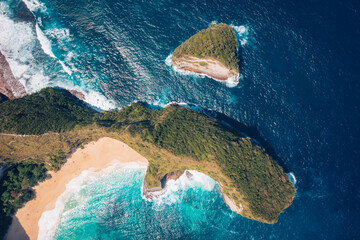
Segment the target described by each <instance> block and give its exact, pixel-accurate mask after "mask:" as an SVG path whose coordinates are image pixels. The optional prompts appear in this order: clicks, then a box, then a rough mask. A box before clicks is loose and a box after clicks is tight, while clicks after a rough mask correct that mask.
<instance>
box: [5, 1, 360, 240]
mask: <svg viewBox="0 0 360 240" xmlns="http://www.w3.org/2000/svg"><path fill="white" fill-rule="evenodd" d="M359 11H360V3H359V2H358V1H336V0H328V1H321V0H319V1H314V0H304V1H297V0H289V1H280V0H269V1H250V0H238V1H235V0H229V1H219V0H205V1H194V0H183V1H169V0H167V1H163V0H157V1H141V0H132V1H126V0H101V1H100V0H78V1H73V0H22V1H20V0H5V1H4V0H2V1H1V2H0V13H2V14H0V51H1V52H2V53H3V55H4V56H5V57H6V59H7V61H8V62H9V65H10V67H11V70H12V72H13V74H14V75H15V77H16V78H17V79H19V80H20V82H21V83H22V84H24V85H25V88H26V90H27V92H36V91H38V90H39V89H41V88H44V87H46V86H58V87H63V88H66V89H74V90H78V91H81V92H83V93H84V94H85V98H86V101H87V102H88V103H89V104H91V105H93V106H94V107H96V108H99V109H103V110H108V109H114V108H121V107H123V106H126V105H129V104H130V103H132V102H134V101H142V102H147V103H149V104H151V105H152V106H157V107H163V106H165V105H166V104H168V103H170V102H181V103H187V104H191V105H192V106H196V108H197V109H199V111H211V112H216V113H219V114H223V115H224V116H227V117H229V118H231V119H233V120H235V121H237V122H239V123H241V124H243V125H245V126H247V127H249V128H251V129H253V130H254V131H255V132H256V133H257V135H258V136H259V137H260V138H261V139H262V141H263V142H265V143H266V145H268V146H271V148H272V150H273V152H274V153H275V154H276V155H277V156H278V161H279V163H280V165H281V166H283V167H284V169H285V170H286V171H287V172H292V173H293V174H294V175H295V177H296V185H295V186H296V189H297V192H296V196H295V199H294V202H293V204H292V205H291V206H290V207H289V208H288V209H286V210H285V211H284V213H282V214H281V215H280V217H279V222H278V223H276V224H274V225H267V224H263V223H259V222H256V221H253V220H249V219H246V218H244V217H241V216H239V215H237V214H234V213H232V212H231V211H230V209H229V208H228V207H227V206H226V205H225V204H224V203H223V201H222V198H221V195H220V193H219V190H218V188H217V185H216V183H215V182H214V181H213V180H211V179H209V178H206V177H205V176H202V175H200V176H201V177H199V178H200V179H201V181H200V180H199V181H197V180H196V181H195V180H190V179H187V180H186V179H183V182H185V183H180V182H178V183H173V184H174V185H176V186H180V187H175V188H176V189H178V191H173V192H170V193H169V195H167V196H166V197H165V198H164V199H162V200H161V201H162V202H161V204H158V202H148V201H146V200H144V199H142V197H141V183H142V180H143V177H144V174H145V170H144V169H137V168H129V169H123V170H119V169H113V170H112V171H106V172H103V173H102V174H97V175H96V174H95V175H94V176H93V178H95V179H96V181H95V180H84V181H83V180H81V181H80V180H79V181H78V182H75V183H74V184H75V185H76V186H77V187H78V188H79V189H81V191H78V192H73V193H69V194H67V195H66V196H67V197H64V199H63V206H64V207H63V208H62V211H61V212H60V213H59V214H60V215H59V216H60V219H61V220H60V222H59V224H58V226H57V228H56V229H54V231H55V232H54V231H53V232H54V235H53V236H54V239H221V238H223V239H359V238H360V228H359V227H358V226H359V224H360V214H359V213H360V206H359V204H358V203H359V201H360V190H359V187H358V183H359V177H358V169H359V163H358V160H359V158H360V153H359V152H360V149H359V147H358V144H357V142H356V141H357V140H358V139H359V138H360V129H359V128H360V127H359V122H360V114H359V112H360V111H359V107H360V104H359V103H360V91H359V90H360V81H359V78H360V61H359V55H360V45H359V44H358V41H359V39H360V15H359ZM212 23H226V24H231V25H232V26H233V27H234V29H236V30H237V38H238V41H239V55H240V63H241V67H240V73H241V75H240V78H239V83H238V84H237V85H234V84H226V83H222V82H218V81H214V80H212V79H209V78H207V77H204V76H199V75H194V74H183V73H181V72H177V71H174V70H173V69H172V68H171V66H169V64H167V61H166V60H167V59H168V58H169V56H170V55H171V54H172V52H173V50H174V49H175V48H176V47H177V46H178V45H179V44H181V43H182V42H184V41H185V40H186V39H188V38H189V37H190V36H192V35H193V34H195V33H196V32H198V31H199V30H201V29H204V28H207V27H208V26H209V25H210V24H212ZM233 123H234V122H233ZM235 125H236V122H235ZM88 174H90V175H91V176H92V174H91V173H88ZM194 181H195V183H194ZM192 184H193V185H192ZM189 186H192V187H189ZM100 187H101V188H100ZM98 189H102V191H99V190H98ZM159 201H160V200H159ZM47 237H49V236H47ZM45 238H46V237H45Z"/></svg>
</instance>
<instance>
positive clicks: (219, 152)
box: [0, 89, 295, 223]
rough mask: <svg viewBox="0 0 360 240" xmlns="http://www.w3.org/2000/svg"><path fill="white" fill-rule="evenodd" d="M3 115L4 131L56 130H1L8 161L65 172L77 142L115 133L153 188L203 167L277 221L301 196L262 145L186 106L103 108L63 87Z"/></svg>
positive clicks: (2, 153)
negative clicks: (138, 157) (144, 166)
mask: <svg viewBox="0 0 360 240" xmlns="http://www.w3.org/2000/svg"><path fill="white" fill-rule="evenodd" d="M59 98H60V99H62V100H61V101H59ZM32 101H34V102H35V103H33V102H32ZM16 103H19V104H16ZM34 104H38V105H39V106H41V109H38V108H34V107H33V108H32V111H31V112H30V111H28V109H30V108H31V106H32V105H34ZM75 105H76V106H77V107H78V108H76V106H75ZM28 107H29V108H28ZM4 109H5V110H6V109H7V110H6V111H4ZM9 109H11V110H12V111H10V110H9ZM60 115H63V116H64V117H61V118H60V117H59V116H60ZM32 116H37V117H36V118H32ZM17 117H19V119H20V120H17V119H18V118H17ZM0 119H2V120H3V119H4V121H5V122H6V125H4V124H0V130H1V131H4V130H5V127H6V128H7V129H11V132H13V133H20V134H23V133H28V134H38V133H39V129H40V130H41V131H40V132H41V133H43V132H49V133H45V134H42V135H33V136H11V135H4V134H0V163H2V164H3V165H9V164H15V166H17V165H16V164H18V163H19V162H22V163H26V164H39V163H43V164H44V166H45V167H46V168H47V169H54V170H57V169H59V167H60V166H61V165H62V164H63V162H64V161H63V160H64V157H65V156H66V155H67V154H69V153H70V152H71V150H72V149H73V148H76V147H79V146H82V145H84V144H85V143H88V142H90V141H93V140H96V139H98V138H100V137H103V136H108V137H112V138H115V139H118V140H121V141H123V142H125V143H127V144H128V145H129V146H131V147H132V148H134V149H135V150H136V151H138V152H139V153H140V154H142V155H143V156H144V157H146V158H147V159H148V160H149V162H150V164H149V168H148V170H147V174H146V177H145V182H146V185H147V186H149V187H152V186H157V185H159V180H160V179H161V178H162V177H163V176H164V175H165V174H166V173H168V172H172V171H176V170H185V169H194V170H199V171H201V172H204V173H205V174H208V175H209V176H210V177H212V178H213V179H215V180H216V181H218V182H219V183H221V185H222V186H223V191H224V192H225V193H226V194H227V195H228V196H229V197H230V198H232V199H234V200H235V202H236V203H238V204H239V203H241V204H242V205H243V207H244V211H243V212H242V215H244V216H246V217H249V218H252V219H256V220H259V221H263V222H268V223H273V222H275V221H276V220H277V217H278V215H279V213H281V212H282V211H283V210H284V209H285V208H286V207H288V206H289V205H290V204H291V202H292V199H293V196H294V191H295V190H294V188H293V186H292V185H291V183H290V181H289V180H288V178H287V177H286V175H285V173H284V172H283V170H282V168H281V167H280V166H279V165H278V164H277V163H276V162H275V161H273V160H272V159H271V158H270V157H269V156H268V155H267V154H266V153H265V152H264V151H263V149H262V148H261V147H259V146H257V145H255V144H254V143H253V142H252V141H251V139H249V138H244V137H243V136H241V135H239V134H237V133H236V132H234V131H233V130H232V129H229V128H227V127H225V126H224V125H222V124H220V123H219V122H217V121H215V120H213V119H210V118H208V117H206V116H204V115H202V114H199V113H196V112H194V111H191V110H189V109H186V108H181V107H168V108H166V109H162V110H156V111H155V110H149V109H147V108H146V107H145V106H144V105H142V104H139V103H136V104H132V106H130V107H126V108H124V109H123V110H121V111H119V112H117V111H115V112H103V113H101V114H99V113H93V112H92V111H91V110H90V109H89V108H88V107H86V106H85V105H82V103H80V102H78V101H77V100H76V99H74V98H73V97H72V96H70V95H68V94H67V93H66V92H64V91H62V90H54V89H44V90H42V91H41V92H40V93H39V94H34V95H30V96H28V97H25V98H23V99H19V100H14V101H7V102H4V103H1V104H0ZM9 119H10V120H12V121H10V120H9ZM29 119H32V121H29ZM27 124H32V128H29V127H28V125H27ZM69 129H72V130H69ZM46 130H47V131H46ZM7 132H10V131H7ZM39 180H41V176H39ZM14 181H19V180H14ZM1 184H3V182H2V183H1ZM20 185H21V184H20ZM26 189H29V186H27V185H26V186H25V188H24V189H22V188H21V189H19V192H18V193H19V195H17V196H16V197H21V191H23V190H26ZM8 190H9V189H8ZM10 190H11V189H10ZM2 191H4V189H2ZM8 192H9V191H8ZM5 197H7V198H9V196H5ZM4 200H6V199H2V201H3V202H4ZM10 200H11V201H15V199H10ZM0 205H1V203H0ZM18 205H19V204H18Z"/></svg>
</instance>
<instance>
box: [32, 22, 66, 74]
mask: <svg viewBox="0 0 360 240" xmlns="http://www.w3.org/2000/svg"><path fill="white" fill-rule="evenodd" d="M36 35H37V38H38V40H39V42H40V45H41V48H42V50H43V51H44V53H46V54H47V55H49V56H50V57H52V58H54V59H58V58H57V57H56V56H55V54H54V53H53V51H52V49H51V42H50V40H49V39H48V38H47V37H46V35H45V34H44V32H43V31H42V30H41V28H40V27H39V24H36ZM58 61H59V63H60V64H61V66H62V68H63V69H64V71H65V72H66V73H67V74H68V75H71V74H72V71H71V69H70V68H69V67H68V66H66V65H65V63H64V62H63V61H61V60H58Z"/></svg>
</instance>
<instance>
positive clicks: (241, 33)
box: [230, 25, 249, 46]
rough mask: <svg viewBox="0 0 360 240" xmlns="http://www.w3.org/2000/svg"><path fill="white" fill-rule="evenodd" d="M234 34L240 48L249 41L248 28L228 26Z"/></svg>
mask: <svg viewBox="0 0 360 240" xmlns="http://www.w3.org/2000/svg"><path fill="white" fill-rule="evenodd" d="M230 26H231V27H232V28H233V29H234V30H235V33H236V39H237V40H238V41H239V42H240V45H241V46H244V45H246V44H247V43H248V40H249V27H248V26H244V25H241V26H234V25H230Z"/></svg>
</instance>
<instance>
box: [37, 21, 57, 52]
mask: <svg viewBox="0 0 360 240" xmlns="http://www.w3.org/2000/svg"><path fill="white" fill-rule="evenodd" d="M35 28H36V35H37V38H38V40H39V42H40V45H41V48H42V50H43V51H44V53H46V54H47V55H49V56H50V57H52V58H56V56H55V55H54V53H53V52H52V50H51V42H50V41H49V39H47V37H46V36H45V34H44V32H43V31H42V30H41V29H40V27H39V24H36V27H35Z"/></svg>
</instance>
